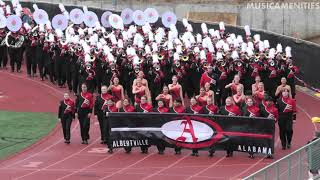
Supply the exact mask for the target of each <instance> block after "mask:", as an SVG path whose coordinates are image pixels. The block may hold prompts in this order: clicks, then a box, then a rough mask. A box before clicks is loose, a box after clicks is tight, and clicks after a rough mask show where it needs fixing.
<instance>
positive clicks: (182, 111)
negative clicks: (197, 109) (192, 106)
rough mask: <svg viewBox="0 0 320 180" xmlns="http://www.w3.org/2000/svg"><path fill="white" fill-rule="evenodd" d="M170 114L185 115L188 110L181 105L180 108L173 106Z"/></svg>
mask: <svg viewBox="0 0 320 180" xmlns="http://www.w3.org/2000/svg"><path fill="white" fill-rule="evenodd" d="M170 112H171V113H176V114H180V113H185V112H186V109H185V108H184V107H183V106H182V105H180V106H173V107H172V108H171V109H170Z"/></svg>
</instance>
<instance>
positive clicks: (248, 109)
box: [242, 105, 260, 117]
mask: <svg viewBox="0 0 320 180" xmlns="http://www.w3.org/2000/svg"><path fill="white" fill-rule="evenodd" d="M242 115H243V116H248V117H260V109H259V108H258V107H257V106H255V105H252V106H247V105H246V106H244V107H243V109H242Z"/></svg>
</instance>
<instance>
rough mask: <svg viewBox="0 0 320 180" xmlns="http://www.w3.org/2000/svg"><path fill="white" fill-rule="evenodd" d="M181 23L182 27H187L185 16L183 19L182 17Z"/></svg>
mask: <svg viewBox="0 0 320 180" xmlns="http://www.w3.org/2000/svg"><path fill="white" fill-rule="evenodd" d="M182 24H183V26H184V27H187V26H188V24H189V23H188V20H187V19H185V18H183V19H182Z"/></svg>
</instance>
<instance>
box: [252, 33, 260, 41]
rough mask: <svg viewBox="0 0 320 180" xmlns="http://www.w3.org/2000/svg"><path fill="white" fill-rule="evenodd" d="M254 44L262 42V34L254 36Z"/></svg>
mask: <svg viewBox="0 0 320 180" xmlns="http://www.w3.org/2000/svg"><path fill="white" fill-rule="evenodd" d="M253 39H254V42H259V41H260V34H255V35H254V36H253Z"/></svg>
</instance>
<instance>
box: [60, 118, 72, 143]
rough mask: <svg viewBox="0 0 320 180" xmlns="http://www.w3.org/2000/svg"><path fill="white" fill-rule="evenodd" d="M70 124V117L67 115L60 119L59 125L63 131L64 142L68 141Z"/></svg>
mask: <svg viewBox="0 0 320 180" xmlns="http://www.w3.org/2000/svg"><path fill="white" fill-rule="evenodd" d="M71 123H72V115H71V114H67V115H64V116H63V117H62V118H61V125H62V130H63V137H64V139H65V140H70V137H71V135H70V128H71Z"/></svg>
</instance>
